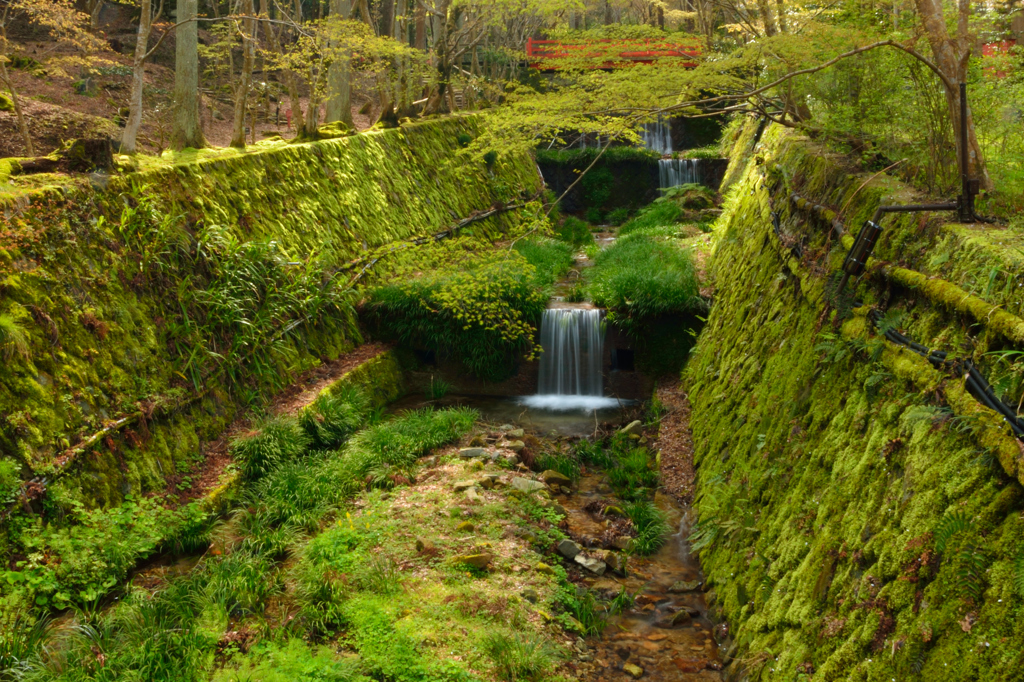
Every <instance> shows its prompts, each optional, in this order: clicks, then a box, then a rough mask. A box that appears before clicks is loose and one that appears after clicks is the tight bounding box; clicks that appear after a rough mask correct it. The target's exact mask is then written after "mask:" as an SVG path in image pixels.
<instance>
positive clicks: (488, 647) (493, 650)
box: [483, 631, 557, 682]
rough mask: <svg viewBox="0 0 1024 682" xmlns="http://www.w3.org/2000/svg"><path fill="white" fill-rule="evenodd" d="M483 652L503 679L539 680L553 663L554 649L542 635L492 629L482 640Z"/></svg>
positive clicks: (510, 680)
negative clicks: (493, 630)
mask: <svg viewBox="0 0 1024 682" xmlns="http://www.w3.org/2000/svg"><path fill="white" fill-rule="evenodd" d="M483 649H484V653H485V654H486V655H487V658H489V659H490V661H491V664H492V665H493V666H494V672H495V675H496V676H497V677H498V679H499V680H503V681H504V682H540V680H543V679H545V677H546V675H547V673H548V671H550V670H551V668H553V667H554V665H555V661H556V657H557V651H556V650H555V649H554V647H552V646H551V644H550V643H549V642H548V641H547V640H544V639H540V638H538V637H535V636H531V635H528V634H521V633H518V632H516V633H511V634H509V633H506V632H500V631H499V632H494V633H491V634H490V635H488V636H487V638H486V639H485V640H484V644H483Z"/></svg>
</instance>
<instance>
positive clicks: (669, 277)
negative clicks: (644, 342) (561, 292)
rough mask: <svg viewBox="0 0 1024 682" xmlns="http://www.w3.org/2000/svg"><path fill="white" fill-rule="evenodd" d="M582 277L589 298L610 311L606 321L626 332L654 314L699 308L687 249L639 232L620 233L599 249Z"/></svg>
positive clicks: (691, 260) (694, 274)
mask: <svg viewBox="0 0 1024 682" xmlns="http://www.w3.org/2000/svg"><path fill="white" fill-rule="evenodd" d="M586 277H587V293H588V294H589V296H590V299H591V300H592V301H594V303H595V304H596V305H599V306H603V307H606V308H608V309H610V310H611V311H612V312H613V315H611V316H610V317H611V320H610V321H612V322H614V323H616V324H619V325H620V326H622V327H624V328H625V329H626V330H627V331H633V332H635V331H636V330H637V326H638V323H640V322H641V321H643V320H644V319H647V318H652V317H654V316H656V315H664V314H672V313H685V312H689V311H694V310H699V309H701V307H702V306H703V301H702V299H701V298H700V296H699V290H698V284H697V274H696V270H695V268H694V265H693V259H692V257H691V256H690V254H689V252H687V251H684V250H683V249H682V248H680V247H679V246H678V245H676V244H675V243H672V242H670V241H666V240H664V239H660V238H658V237H655V236H653V235H650V234H646V233H643V232H641V233H636V234H631V235H627V236H625V237H621V238H619V239H618V240H616V242H615V243H614V244H612V245H611V246H610V247H608V248H607V249H605V250H604V251H602V252H601V253H599V254H598V256H597V258H596V259H595V263H594V267H592V268H589V269H588V270H587V273H586Z"/></svg>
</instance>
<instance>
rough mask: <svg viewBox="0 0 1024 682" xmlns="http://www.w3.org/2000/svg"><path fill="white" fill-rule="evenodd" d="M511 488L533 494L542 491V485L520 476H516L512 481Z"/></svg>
mask: <svg viewBox="0 0 1024 682" xmlns="http://www.w3.org/2000/svg"><path fill="white" fill-rule="evenodd" d="M512 487H513V488H515V489H516V490H518V491H520V492H524V493H533V492H537V491H539V490H544V484H543V483H539V482H537V481H531V480H530V479H528V478H523V477H522V476H516V477H515V478H513V479H512Z"/></svg>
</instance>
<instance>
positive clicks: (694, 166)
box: [658, 159, 704, 189]
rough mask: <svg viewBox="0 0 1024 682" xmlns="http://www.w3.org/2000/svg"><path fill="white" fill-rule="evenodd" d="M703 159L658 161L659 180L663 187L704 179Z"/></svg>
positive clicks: (698, 181) (697, 181)
mask: <svg viewBox="0 0 1024 682" xmlns="http://www.w3.org/2000/svg"><path fill="white" fill-rule="evenodd" d="M702 161H703V159H662V160H661V161H659V162H658V180H659V184H660V186H661V188H662V189H665V188H666V187H677V186H679V185H685V184H687V183H694V184H697V185H699V184H701V182H703V180H704V173H703V170H704V169H703V167H702V166H703V163H702Z"/></svg>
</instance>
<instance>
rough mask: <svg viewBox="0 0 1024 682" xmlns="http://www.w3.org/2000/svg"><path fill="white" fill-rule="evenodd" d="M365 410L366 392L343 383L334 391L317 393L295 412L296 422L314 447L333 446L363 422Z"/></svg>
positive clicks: (367, 403) (367, 401)
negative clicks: (298, 412)
mask: <svg viewBox="0 0 1024 682" xmlns="http://www.w3.org/2000/svg"><path fill="white" fill-rule="evenodd" d="M369 410H370V401H369V399H368V398H367V396H366V393H365V392H364V391H363V390H362V389H360V388H358V387H354V386H348V385H346V386H344V387H343V388H342V389H340V391H339V392H337V393H333V394H321V395H319V396H317V398H316V400H314V401H313V403H312V404H311V405H309V406H308V407H307V408H306V409H304V410H303V411H302V412H301V413H300V414H299V425H300V426H301V427H302V430H303V431H305V432H306V435H307V436H309V438H310V441H311V442H312V444H313V446H314V447H317V448H336V447H338V446H340V445H342V444H343V443H344V442H345V441H346V440H347V439H348V437H349V436H350V435H352V434H353V433H355V431H356V430H357V429H358V428H359V427H360V426H362V425H363V423H364V422H365V421H366V417H367V415H368V414H369Z"/></svg>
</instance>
